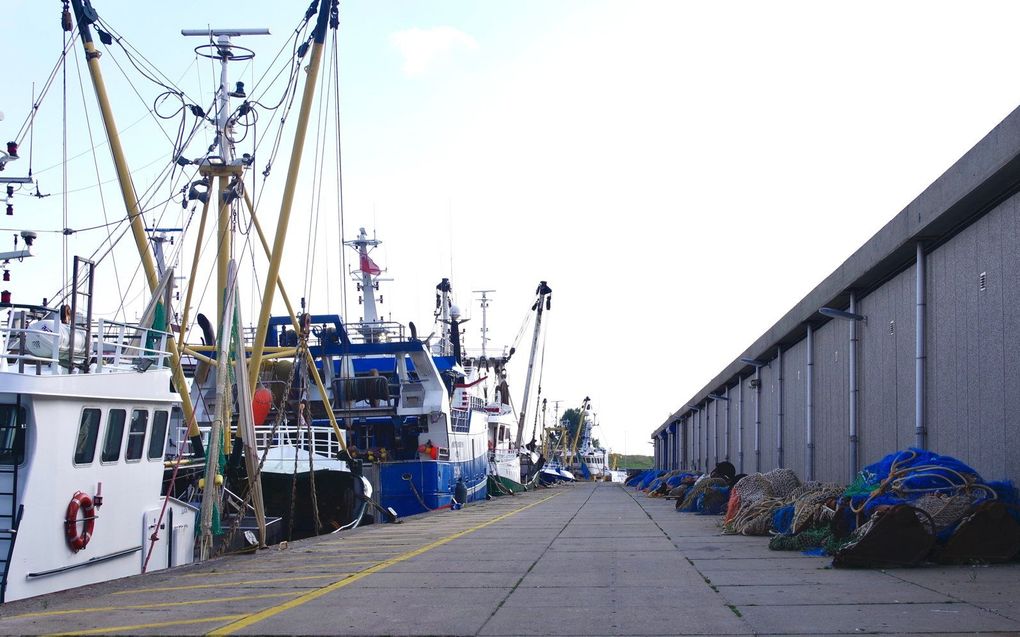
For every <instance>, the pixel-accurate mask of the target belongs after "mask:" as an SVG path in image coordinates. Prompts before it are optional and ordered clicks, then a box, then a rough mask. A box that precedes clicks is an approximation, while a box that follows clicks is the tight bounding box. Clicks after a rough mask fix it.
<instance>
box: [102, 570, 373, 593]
mask: <svg viewBox="0 0 1020 637" xmlns="http://www.w3.org/2000/svg"><path fill="white" fill-rule="evenodd" d="M355 572H359V571H355ZM337 575H338V573H321V574H319V575H299V576H297V577H272V578H269V579H255V580H246V581H243V582H216V583H215V584H191V585H190V586H157V587H154V588H135V589H132V590H129V591H116V592H114V593H110V594H111V595H134V594H136V593H164V592H167V591H190V590H195V589H199V588H222V587H224V586H249V585H252V584H275V583H277V582H300V581H302V580H309V579H327V578H332V577H336V576H337Z"/></svg>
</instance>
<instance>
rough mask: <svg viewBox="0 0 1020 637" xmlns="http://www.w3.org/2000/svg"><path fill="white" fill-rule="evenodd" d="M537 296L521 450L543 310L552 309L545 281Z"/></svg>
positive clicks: (519, 435) (520, 425)
mask: <svg viewBox="0 0 1020 637" xmlns="http://www.w3.org/2000/svg"><path fill="white" fill-rule="evenodd" d="M535 294H537V295H538V299H537V300H536V301H535V304H534V305H532V306H531V309H533V310H535V334H534V336H532V338H531V355H530V356H529V357H528V375H527V376H526V377H525V379H524V401H523V402H521V416H520V422H518V423H517V443H516V449H518V450H520V448H521V442H522V440H521V438H522V437H523V436H524V423H525V420H524V417H525V412H527V410H528V398H529V395H530V393H531V374H532V372H533V371H534V369H535V354H536V353H537V350H538V335H539V332H540V331H541V329H542V312H543V310H548V309H552V288H550V287H549V286H548V285H547V284H546V282H545V281H540V282H539V284H538V288H537V289H536V290H535Z"/></svg>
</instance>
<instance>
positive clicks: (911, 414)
mask: <svg viewBox="0 0 1020 637" xmlns="http://www.w3.org/2000/svg"><path fill="white" fill-rule="evenodd" d="M1018 192H1020V109H1017V110H1016V111H1013V112H1012V113H1011V114H1010V115H1009V116H1008V117H1007V118H1006V119H1005V120H1004V121H1003V122H1002V123H1000V124H999V125H998V126H997V127H996V128H995V129H994V130H993V131H992V132H991V133H989V134H988V135H987V136H985V138H984V139H982V140H981V141H980V142H979V143H978V144H977V145H976V146H974V148H972V149H971V150H970V151H969V152H968V153H967V154H966V155H964V157H963V158H961V159H960V160H959V161H957V162H956V163H955V164H954V165H953V166H952V167H951V168H950V169H949V170H948V171H946V172H945V174H943V175H942V176H941V177H940V178H939V179H938V180H936V181H935V183H933V184H932V185H931V186H929V187H928V188H927V189H926V190H925V191H924V192H923V193H921V195H920V196H918V197H917V198H916V199H915V200H914V201H913V202H911V203H910V205H908V206H907V207H906V208H905V209H904V210H903V211H902V212H900V213H899V214H898V215H896V217H895V218H894V219H893V220H892V221H890V222H889V223H888V224H886V226H885V227H883V228H882V229H881V230H880V231H879V232H878V233H877V234H875V235H874V236H873V237H872V238H871V239H870V240H869V241H868V242H867V243H865V244H864V245H863V246H862V247H861V248H860V249H859V250H857V251H856V252H855V253H854V254H853V255H852V256H851V257H850V258H849V259H847V260H846V262H844V263H843V264H842V265H841V266H840V267H839V268H838V269H836V271H835V272H833V273H832V274H831V275H829V276H828V277H827V278H826V279H825V280H824V281H823V282H822V283H821V284H819V285H818V286H817V287H816V288H815V289H814V290H812V291H811V292H810V293H809V294H808V295H807V296H806V297H804V298H803V299H802V300H801V301H800V302H799V303H797V304H796V306H794V307H793V309H791V310H790V311H789V312H788V313H787V314H786V315H785V316H783V317H782V318H781V319H780V320H779V321H778V322H777V323H776V324H775V325H774V326H772V328H771V329H769V330H768V331H767V332H766V333H765V334H763V335H762V336H761V337H760V338H758V340H756V341H755V342H754V343H753V344H752V345H751V346H750V347H748V348H747V350H745V351H744V353H743V354H742V355H741V356H740V357H738V359H737V360H734V361H733V362H732V363H730V364H729V365H727V366H726V368H725V369H723V370H721V371H720V372H719V374H718V375H717V376H716V377H715V378H713V379H712V381H711V382H709V383H708V384H707V385H706V386H705V387H703V388H702V389H701V390H700V391H698V392H697V393H696V394H694V395H693V396H691V397H690V399H689V400H688V401H687V402H686V403H684V404H683V406H681V407H680V408H679V409H678V410H677V411H676V412H674V413H673V414H672V415H671V416H670V418H668V419H667V420H666V421H665V422H664V423H662V424H661V426H659V427H658V429H656V430H655V432H654V433H653V434H652V439H653V442H654V445H655V462H656V466H657V467H659V468H663V469H688V470H702V471H704V470H707V469H711V468H712V467H713V466H714V465H715V464H716V463H717V462H719V461H722V460H729V461H730V462H732V463H733V464H734V465H735V466H736V467H737V470H738V472H740V473H751V472H754V471H768V470H770V469H774V468H777V467H789V468H791V469H793V470H794V471H796V472H797V474H798V475H799V476H801V477H802V478H803V479H814V480H824V481H833V482H848V481H850V480H852V478H853V476H854V475H855V474H856V472H857V470H858V469H860V468H861V467H862V466H865V465H867V464H870V463H872V462H874V461H876V460H878V459H880V458H881V457H883V456H884V455H886V454H888V453H891V452H893V451H896V450H898V449H903V448H906V447H909V446H917V447H923V448H928V449H931V450H932V451H935V452H937V453H940V454H948V455H952V456H956V457H958V458H960V459H961V460H963V461H965V462H967V463H968V464H970V465H971V466H973V467H974V468H975V469H976V470H977V471H978V472H979V473H981V474H982V476H984V477H985V478H986V479H995V480H997V479H1002V478H1008V479H1011V480H1014V481H1020V453H1017V451H1018V450H1020V443H1018V440H1020V196H1018Z"/></svg>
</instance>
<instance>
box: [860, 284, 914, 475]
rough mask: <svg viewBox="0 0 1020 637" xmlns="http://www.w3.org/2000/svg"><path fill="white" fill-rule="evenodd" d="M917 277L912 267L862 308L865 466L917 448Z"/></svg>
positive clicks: (862, 449) (862, 444)
mask: <svg viewBox="0 0 1020 637" xmlns="http://www.w3.org/2000/svg"><path fill="white" fill-rule="evenodd" d="M915 277H916V268H915V267H911V268H909V269H907V270H906V271H904V272H902V273H900V274H899V275H897V276H896V277H895V278H893V279H892V280H891V281H889V282H888V283H886V284H885V285H883V286H882V287H880V288H878V289H877V290H875V291H874V292H872V293H871V294H869V295H868V296H866V297H864V298H863V299H861V302H860V304H859V310H860V312H861V313H862V314H864V315H865V316H867V317H868V318H867V321H866V322H863V323H861V324H859V326H858V330H859V331H858V334H859V337H860V341H859V349H858V356H859V358H858V360H859V365H858V369H859V370H860V372H859V375H858V380H859V383H860V390H861V393H860V396H861V398H860V404H859V408H860V422H859V427H860V461H861V465H862V466H864V465H867V464H870V463H872V462H875V461H876V460H879V459H880V458H882V457H883V456H885V455H886V454H888V453H890V452H891V451H894V450H897V449H903V448H905V447H908V446H911V445H913V444H914V434H913V432H914V359H915V356H914V349H915V337H914V335H915V327H914V323H915V304H916V301H915Z"/></svg>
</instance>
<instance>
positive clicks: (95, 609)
mask: <svg viewBox="0 0 1020 637" xmlns="http://www.w3.org/2000/svg"><path fill="white" fill-rule="evenodd" d="M300 594H301V591H290V592H287V593H267V594H265V595H241V596H238V597H217V598H215V599H195V600H189V601H183V602H153V603H151V604H125V605H123V606H92V607H88V608H68V609H65V610H45V611H38V612H35V613H24V614H22V615H10V616H8V617H5V618H4V620H8V619H26V618H30V617H56V616H59V615H77V614H80V613H109V612H112V611H117V610H146V609H150V608H153V609H154V608H172V607H175V606H195V605H199V604H220V603H222V602H246V601H249V600H252V599H271V598H276V597H295V596H297V595H300Z"/></svg>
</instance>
